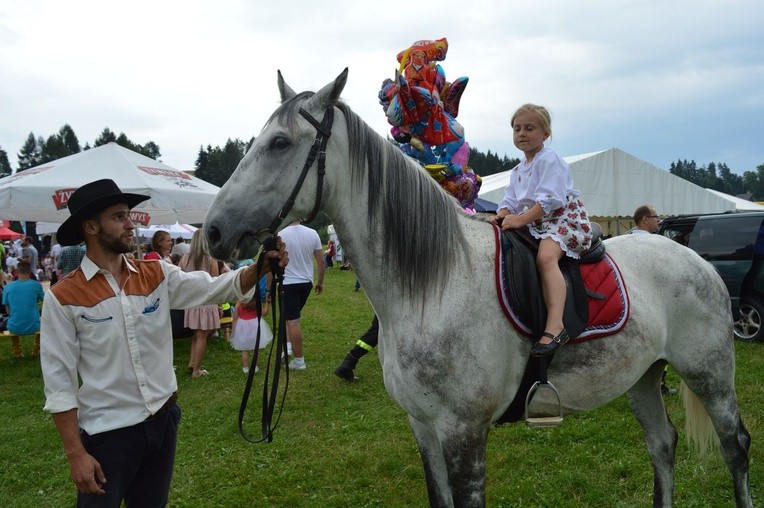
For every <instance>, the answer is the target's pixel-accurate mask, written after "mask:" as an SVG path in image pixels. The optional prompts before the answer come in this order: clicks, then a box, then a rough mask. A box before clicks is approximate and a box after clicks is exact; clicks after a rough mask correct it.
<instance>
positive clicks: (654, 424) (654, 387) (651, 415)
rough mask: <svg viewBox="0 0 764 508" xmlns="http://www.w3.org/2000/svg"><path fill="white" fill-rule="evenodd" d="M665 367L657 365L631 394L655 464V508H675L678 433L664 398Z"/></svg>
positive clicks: (633, 405)
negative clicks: (661, 384) (675, 462)
mask: <svg viewBox="0 0 764 508" xmlns="http://www.w3.org/2000/svg"><path fill="white" fill-rule="evenodd" d="M663 367H664V363H663V362H656V363H654V364H653V365H652V366H651V367H650V368H649V369H648V370H647V372H645V374H644V375H643V376H642V377H641V378H640V380H639V381H637V383H636V384H635V385H634V386H633V387H631V389H629V391H628V392H627V393H628V397H629V404H631V408H632V410H633V411H634V415H635V416H636V417H637V420H638V421H639V423H640V425H641V426H642V430H643V432H644V433H645V441H647V451H648V453H649V454H650V459H651V460H652V463H653V475H654V476H653V506H671V505H672V503H673V498H674V459H675V452H676V443H677V433H676V429H675V428H674V425H673V424H672V423H671V420H670V419H669V416H668V413H666V408H665V406H664V405H663V397H662V396H661V391H660V380H661V375H662V374H663Z"/></svg>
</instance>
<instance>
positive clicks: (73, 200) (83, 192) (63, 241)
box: [56, 178, 151, 245]
mask: <svg viewBox="0 0 764 508" xmlns="http://www.w3.org/2000/svg"><path fill="white" fill-rule="evenodd" d="M150 197H151V196H144V195H143V194H130V193H127V192H122V191H121V190H119V187H117V184H116V183H114V180H110V179H108V178H104V179H103V180H96V181H95V182H90V183H88V184H85V185H83V186H82V187H80V188H79V189H77V190H76V191H74V192H73V193H72V195H71V196H69V201H68V202H67V206H68V207H69V213H70V214H71V216H70V217H69V218H68V219H66V220H65V221H64V223H63V224H61V226H60V227H59V228H58V232H57V233H56V238H57V239H58V243H59V244H60V245H77V244H78V243H82V241H83V240H84V237H83V235H82V228H81V226H82V222H83V221H84V220H85V219H89V218H90V217H92V216H93V215H95V214H96V213H98V212H100V211H101V210H104V209H106V208H108V207H110V206H113V205H118V204H120V203H124V204H126V205H127V206H128V208H130V209H132V208H133V207H134V206H135V205H137V204H139V203H142V202H144V201H146V200H147V199H149V198H150Z"/></svg>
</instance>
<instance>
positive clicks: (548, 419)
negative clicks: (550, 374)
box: [525, 381, 562, 427]
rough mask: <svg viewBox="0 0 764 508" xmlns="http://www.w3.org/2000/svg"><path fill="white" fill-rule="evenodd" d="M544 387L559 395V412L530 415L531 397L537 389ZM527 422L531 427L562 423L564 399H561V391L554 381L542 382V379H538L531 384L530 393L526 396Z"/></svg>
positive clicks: (553, 425) (552, 425) (554, 425)
mask: <svg viewBox="0 0 764 508" xmlns="http://www.w3.org/2000/svg"><path fill="white" fill-rule="evenodd" d="M542 388H544V389H546V390H550V391H551V392H552V393H554V395H555V396H556V397H557V411H558V414H557V415H552V416H533V417H531V416H528V406H529V404H530V401H531V397H532V396H533V394H534V393H535V392H536V391H537V390H540V389H542ZM525 423H526V425H528V426H529V427H557V426H558V425H560V424H561V423H562V401H561V400H560V392H558V391H557V388H555V386H554V385H553V384H552V383H550V382H546V383H542V382H541V381H536V382H535V383H533V386H531V389H530V390H528V394H527V395H526V396H525Z"/></svg>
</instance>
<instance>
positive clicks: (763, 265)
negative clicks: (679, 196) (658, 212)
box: [658, 212, 764, 341]
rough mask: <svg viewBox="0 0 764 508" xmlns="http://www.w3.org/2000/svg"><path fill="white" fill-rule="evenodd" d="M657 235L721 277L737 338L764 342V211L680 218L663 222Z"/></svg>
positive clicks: (682, 216)
mask: <svg viewBox="0 0 764 508" xmlns="http://www.w3.org/2000/svg"><path fill="white" fill-rule="evenodd" d="M658 233H659V234H662V235H664V236H667V237H669V238H671V239H673V240H676V241H677V242H679V243H681V244H682V245H686V246H687V247H689V248H691V249H692V250H694V251H695V252H697V253H698V254H700V256H701V257H702V258H703V259H705V260H706V261H708V262H709V263H711V264H712V265H713V266H714V268H716V271H717V272H719V274H720V275H721V276H722V280H724V283H725V284H726V285H727V289H728V290H729V293H730V298H731V300H732V315H733V316H734V320H735V323H734V330H735V337H736V338H738V339H742V340H751V341H762V340H764V326H763V325H762V319H763V318H764V212H737V213H723V214H714V215H680V216H678V217H670V218H667V219H664V220H663V222H661V226H660V229H659V231H658Z"/></svg>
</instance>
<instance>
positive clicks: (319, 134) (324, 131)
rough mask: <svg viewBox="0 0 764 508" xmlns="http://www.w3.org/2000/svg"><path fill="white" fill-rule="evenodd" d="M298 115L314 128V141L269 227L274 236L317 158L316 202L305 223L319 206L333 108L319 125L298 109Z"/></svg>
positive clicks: (311, 218) (313, 216)
mask: <svg viewBox="0 0 764 508" xmlns="http://www.w3.org/2000/svg"><path fill="white" fill-rule="evenodd" d="M300 114H301V115H302V116H303V117H304V118H305V119H306V120H307V121H309V122H310V123H311V125H313V127H315V128H316V139H315V140H313V146H311V147H310V153H308V159H307V160H306V161H305V165H304V166H303V167H302V173H301V174H300V178H299V179H298V180H297V183H296V184H295V186H294V189H292V193H291V194H290V195H289V198H287V201H286V203H284V206H283V207H281V211H280V212H279V214H278V215H277V216H276V218H275V219H273V222H272V223H271V225H270V228H269V229H270V232H271V233H273V234H276V231H277V228H278V227H279V226H280V225H281V223H282V222H283V221H284V219H285V218H286V216H287V215H288V214H289V212H290V211H291V210H292V207H293V206H294V201H295V199H297V194H299V192H300V189H301V188H302V184H303V183H304V182H305V177H306V176H308V170H309V169H310V168H311V166H313V162H315V161H316V158H318V172H317V176H318V181H317V182H316V202H315V204H314V205H313V211H311V212H310V216H309V217H307V218H306V219H305V222H311V221H313V219H315V218H316V215H317V214H318V209H319V207H320V206H321V193H322V191H323V186H324V174H325V173H326V144H327V143H328V142H329V137H330V136H331V135H332V123H333V122H334V108H333V107H329V108H328V109H327V110H326V112H325V113H324V118H323V119H322V120H321V123H319V122H318V120H316V119H315V118H313V116H312V115H311V114H310V113H308V112H307V111H305V110H304V109H302V108H300Z"/></svg>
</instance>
